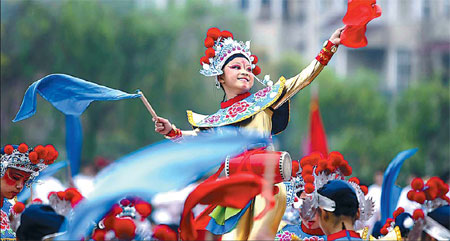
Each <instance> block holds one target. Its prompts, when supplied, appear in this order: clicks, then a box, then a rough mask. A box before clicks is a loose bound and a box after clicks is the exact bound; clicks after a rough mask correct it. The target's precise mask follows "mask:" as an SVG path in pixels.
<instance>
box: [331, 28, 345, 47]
mask: <svg viewBox="0 0 450 241" xmlns="http://www.w3.org/2000/svg"><path fill="white" fill-rule="evenodd" d="M344 28H345V26H343V27H340V28H338V29H336V31H334V33H333V34H332V35H331V37H330V41H331V42H332V43H333V44H335V45H339V44H340V43H341V33H342V31H344Z"/></svg>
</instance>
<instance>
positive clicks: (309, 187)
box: [305, 183, 316, 194]
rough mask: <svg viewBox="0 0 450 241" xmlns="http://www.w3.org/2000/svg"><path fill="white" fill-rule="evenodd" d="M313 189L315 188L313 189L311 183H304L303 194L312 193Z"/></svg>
mask: <svg viewBox="0 0 450 241" xmlns="http://www.w3.org/2000/svg"><path fill="white" fill-rule="evenodd" d="M315 188H316V187H315V186H314V184H312V183H306V184H305V192H306V193H308V194H310V193H312V192H314V189H315Z"/></svg>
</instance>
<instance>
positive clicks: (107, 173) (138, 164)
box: [60, 131, 268, 240]
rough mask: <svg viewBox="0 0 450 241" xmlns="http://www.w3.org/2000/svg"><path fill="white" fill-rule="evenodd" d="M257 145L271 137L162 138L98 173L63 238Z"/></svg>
mask: <svg viewBox="0 0 450 241" xmlns="http://www.w3.org/2000/svg"><path fill="white" fill-rule="evenodd" d="M252 143H268V140H267V139H263V138H261V137H257V136H247V135H241V134H239V133H237V132H234V131H233V132H232V133H228V132H223V133H222V134H220V135H218V134H204V135H201V136H197V137H193V138H189V139H185V141H184V142H183V143H172V142H170V141H163V142H160V143H158V144H155V145H151V146H148V147H145V148H142V149H140V150H138V151H136V152H134V153H131V154H129V155H127V156H125V157H123V158H121V159H119V160H117V161H116V162H114V163H113V164H112V165H110V166H108V167H107V168H105V169H104V170H102V171H101V172H100V173H99V174H98V175H97V177H96V179H95V185H94V191H93V192H92V195H91V196H90V198H89V200H83V201H82V202H81V203H80V204H79V205H78V206H76V207H75V210H74V216H73V219H72V220H71V222H70V223H69V224H68V225H67V227H68V230H67V233H66V235H65V236H63V237H61V238H60V240H79V239H80V238H81V237H83V236H84V235H86V234H87V233H88V232H89V231H91V229H92V227H93V226H92V225H93V222H96V221H99V220H100V219H101V218H102V217H103V216H104V215H105V214H106V213H107V212H108V211H109V209H110V208H111V206H112V205H113V204H114V203H116V202H117V201H119V200H120V199H121V198H123V197H125V196H127V195H137V196H140V197H141V198H144V199H146V200H150V198H151V197H152V196H153V195H155V194H156V193H159V192H166V191H170V190H176V189H181V188H183V187H185V186H187V185H188V184H190V183H192V182H194V181H196V180H198V179H199V178H200V177H202V176H203V175H205V174H206V173H207V172H208V171H211V170H212V169H213V168H214V167H217V166H218V165H219V164H220V163H221V162H222V161H224V160H225V158H226V156H227V155H236V154H238V153H240V152H242V151H243V148H244V147H245V146H247V145H249V144H252Z"/></svg>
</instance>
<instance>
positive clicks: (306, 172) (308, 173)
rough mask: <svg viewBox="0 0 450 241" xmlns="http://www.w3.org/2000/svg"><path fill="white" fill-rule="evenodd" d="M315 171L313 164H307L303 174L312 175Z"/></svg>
mask: <svg viewBox="0 0 450 241" xmlns="http://www.w3.org/2000/svg"><path fill="white" fill-rule="evenodd" d="M312 173H313V167H312V166H311V165H306V166H304V167H303V169H302V176H303V175H311V174H312Z"/></svg>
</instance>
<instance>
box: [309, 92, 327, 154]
mask: <svg viewBox="0 0 450 241" xmlns="http://www.w3.org/2000/svg"><path fill="white" fill-rule="evenodd" d="M309 128H310V129H309V148H308V153H307V154H308V155H309V154H311V153H313V152H315V151H317V152H320V153H322V155H323V156H324V157H327V156H328V147H327V136H326V134H325V128H324V127H323V124H322V118H321V117H320V110H319V98H318V97H317V95H313V97H312V99H311V115H310V126H309Z"/></svg>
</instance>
